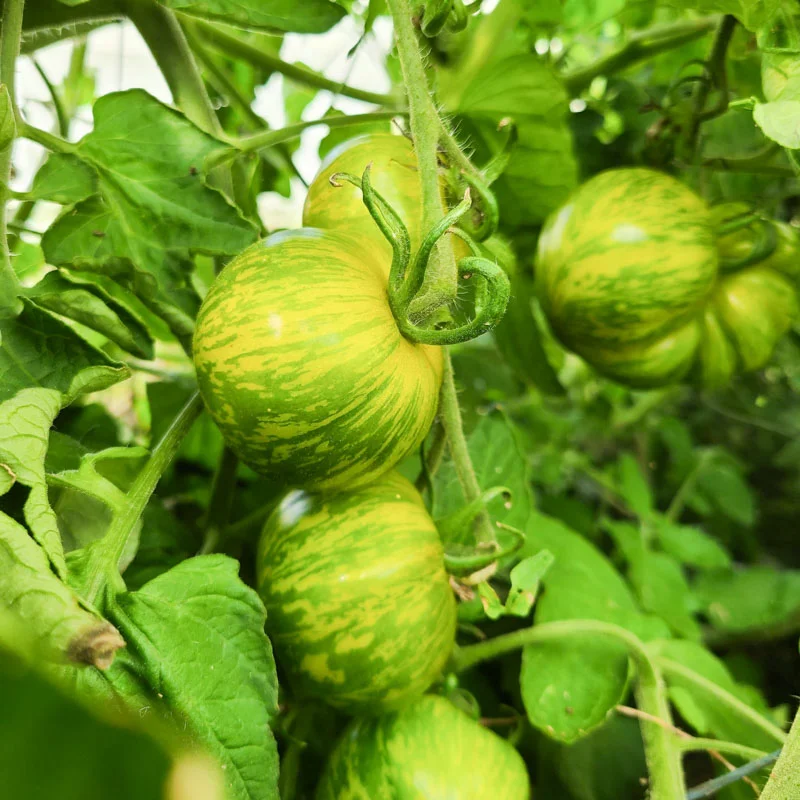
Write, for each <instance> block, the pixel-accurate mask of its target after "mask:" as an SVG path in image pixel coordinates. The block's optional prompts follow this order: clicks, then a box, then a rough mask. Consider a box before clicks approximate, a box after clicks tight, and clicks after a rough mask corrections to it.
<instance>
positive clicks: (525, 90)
mask: <svg viewBox="0 0 800 800" xmlns="http://www.w3.org/2000/svg"><path fill="white" fill-rule="evenodd" d="M452 82H453V83H454V84H455V86H454V87H451V88H450V89H449V92H450V95H451V96H450V98H448V94H447V93H445V94H444V95H443V102H444V103H445V105H446V106H447V107H448V110H449V111H451V112H452V113H454V114H456V115H457V116H458V119H459V120H460V122H461V126H462V129H463V130H464V132H465V133H467V134H469V135H470V137H471V138H474V139H476V144H478V145H479V146H480V147H479V149H480V150H481V151H482V152H483V153H484V154H493V153H496V152H498V151H499V150H500V149H501V148H502V147H503V146H504V144H505V141H506V136H507V134H506V133H504V132H498V130H497V126H498V124H499V123H500V122H501V120H503V119H506V118H510V119H511V120H513V121H514V123H515V124H516V126H517V131H518V134H519V138H518V140H517V143H516V146H515V147H514V149H513V151H512V154H511V159H510V161H509V164H508V167H507V168H506V171H505V172H504V173H503V175H502V176H501V177H500V178H499V179H498V181H497V182H496V183H495V184H494V185H493V186H492V189H493V191H494V192H495V194H496V195H497V200H498V202H499V204H500V218H501V219H502V220H503V225H504V226H507V227H519V226H533V225H536V224H538V223H541V222H542V221H543V220H544V219H545V217H547V215H548V214H549V213H550V212H551V211H553V210H554V209H556V208H558V207H559V206H560V205H561V204H562V203H563V201H564V200H565V199H566V198H567V196H568V195H569V193H570V192H571V191H572V190H573V189H574V188H575V186H576V185H577V182H578V167H577V163H576V161H575V157H574V154H573V146H572V135H571V133H570V130H569V128H568V126H567V115H568V113H569V109H568V98H567V94H566V92H565V90H564V88H563V86H562V85H561V83H560V82H559V80H558V79H557V78H556V77H555V75H554V74H553V73H551V72H550V70H549V69H548V67H547V66H546V65H545V64H544V63H543V62H542V61H541V60H540V59H538V58H537V57H536V56H534V55H528V54H525V55H515V56H511V57H508V58H504V59H502V60H498V61H495V62H490V63H489V64H486V65H484V67H483V68H482V69H481V70H480V71H479V72H478V74H477V75H476V77H475V78H474V79H473V80H472V81H470V82H469V83H468V84H467V85H466V86H463V85H460V84H459V80H458V75H457V74H456V75H454V76H453V79H452ZM462 83H463V79H462Z"/></svg>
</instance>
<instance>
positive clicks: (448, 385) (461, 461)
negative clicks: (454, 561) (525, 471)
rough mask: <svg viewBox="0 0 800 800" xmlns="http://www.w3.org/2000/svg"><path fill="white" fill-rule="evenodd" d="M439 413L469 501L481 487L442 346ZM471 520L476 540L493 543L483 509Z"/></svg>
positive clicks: (494, 540) (451, 374) (492, 535)
mask: <svg viewBox="0 0 800 800" xmlns="http://www.w3.org/2000/svg"><path fill="white" fill-rule="evenodd" d="M439 415H440V417H441V420H442V425H443V426H444V430H445V433H446V435H447V447H448V450H449V451H450V457H451V458H452V459H453V466H454V467H455V470H456V475H457V476H458V480H459V482H460V483H461V491H462V492H463V494H464V499H465V500H466V501H467V503H473V502H475V501H476V500H477V499H478V498H479V497H480V496H481V494H482V490H481V485H480V483H478V476H477V475H476V474H475V467H474V466H473V465H472V459H471V458H470V454H469V447H468V446H467V438H466V436H465V435H464V426H463V423H462V421H461V409H460V408H459V405H458V394H457V392H456V384H455V377H454V374H453V362H452V360H451V359H450V352H449V351H448V350H446V349H445V351H444V379H443V381H442V393H441V398H440V400H439ZM475 519H476V539H477V540H478V542H482V543H487V544H489V543H491V544H494V543H496V542H497V536H496V535H495V531H494V528H493V527H492V521H491V519H490V518H489V514H488V512H487V511H486V509H482V510H481V511H480V513H479V514H478V515H477V516H476V518H475Z"/></svg>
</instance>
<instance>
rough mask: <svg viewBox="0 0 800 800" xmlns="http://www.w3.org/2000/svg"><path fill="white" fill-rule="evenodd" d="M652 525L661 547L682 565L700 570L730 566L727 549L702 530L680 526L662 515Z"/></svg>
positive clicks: (654, 519)
mask: <svg viewBox="0 0 800 800" xmlns="http://www.w3.org/2000/svg"><path fill="white" fill-rule="evenodd" d="M652 524H653V527H654V529H655V531H656V535H657V536H658V541H659V543H660V544H661V547H662V548H663V549H664V551H665V552H667V553H669V554H670V555H671V556H673V557H674V558H677V559H678V561H680V562H681V563H683V564H686V565H688V566H691V567H699V568H700V569H724V568H726V567H728V566H730V563H731V557H730V555H729V554H728V552H727V551H726V550H725V548H724V547H723V546H722V545H721V544H720V543H719V542H718V541H717V540H716V539H714V538H713V537H712V536H709V535H708V534H707V533H706V532H705V531H702V530H700V528H694V527H691V526H689V525H678V524H676V523H674V522H670V521H669V520H668V519H666V518H665V517H663V516H660V515H659V516H656V517H654V518H653V520H652Z"/></svg>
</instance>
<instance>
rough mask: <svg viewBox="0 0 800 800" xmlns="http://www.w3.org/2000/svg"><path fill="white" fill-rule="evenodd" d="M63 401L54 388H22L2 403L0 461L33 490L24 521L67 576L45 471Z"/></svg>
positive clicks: (59, 572) (55, 567) (62, 575)
mask: <svg viewBox="0 0 800 800" xmlns="http://www.w3.org/2000/svg"><path fill="white" fill-rule="evenodd" d="M61 402H62V397H61V395H60V394H59V393H58V392H57V391H55V390H53V389H23V390H22V391H20V392H18V393H17V394H16V395H14V397H12V398H10V399H8V400H6V401H5V402H3V403H2V404H0V464H1V465H2V466H3V469H4V471H5V472H6V473H8V474H10V475H12V476H13V478H14V481H15V482H16V483H19V484H20V485H22V486H26V487H27V488H28V489H29V490H30V491H29V493H28V497H27V499H26V500H25V505H24V507H23V511H24V514H25V522H26V523H27V525H28V527H29V528H30V529H31V533H32V534H33V537H34V539H36V541H37V542H38V543H39V545H41V547H42V549H43V551H44V553H45V554H46V555H47V558H48V559H49V561H50V564H51V565H52V568H53V570H54V571H55V573H56V574H57V575H58V576H59V577H60V578H61V579H62V580H66V576H67V566H66V563H65V561H64V550H63V548H62V546H61V536H60V535H59V532H58V522H57V521H56V515H55V513H54V512H53V509H52V508H51V507H50V503H49V500H48V496H47V483H46V481H45V474H44V459H45V453H46V452H47V442H48V436H49V433H50V427H51V426H52V424H53V420H54V419H55V418H56V415H57V414H58V412H59V411H60V410H61ZM8 488H10V486H9V487H8Z"/></svg>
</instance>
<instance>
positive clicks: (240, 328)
mask: <svg viewBox="0 0 800 800" xmlns="http://www.w3.org/2000/svg"><path fill="white" fill-rule="evenodd" d="M194 362H195V366H196V369H197V380H198V386H199V388H200V392H201V394H202V396H203V400H204V401H205V404H206V407H207V408H208V410H209V412H210V413H211V416H212V417H213V418H214V420H215V422H216V423H217V425H218V426H219V428H220V430H221V431H222V434H223V437H224V438H225V441H226V442H227V444H228V445H229V446H230V447H231V448H232V449H233V450H234V452H235V453H236V454H237V455H238V456H239V458H241V459H242V461H244V462H245V463H246V464H248V465H249V466H250V467H252V468H253V469H254V470H256V471H257V472H260V473H261V474H264V475H269V476H271V477H273V478H275V479H276V480H278V481H282V482H284V483H286V484H288V485H292V486H302V487H304V488H314V489H331V488H338V487H343V486H357V485H360V484H364V483H369V482H370V481H372V480H374V479H375V478H376V477H378V476H379V475H381V474H382V473H384V472H386V471H387V470H389V469H391V468H392V467H393V466H394V465H395V464H396V463H397V462H398V461H400V460H401V459H402V458H404V457H405V456H406V455H408V453H410V452H411V451H412V450H414V449H416V448H417V447H418V446H419V444H420V442H421V441H422V439H423V438H424V437H425V434H426V433H427V431H428V429H429V427H430V425H431V422H432V421H433V417H434V414H435V411H436V405H437V397H438V392H439V385H440V383H441V376H442V355H441V351H440V350H439V349H438V348H436V347H429V346H425V345H417V344H414V343H412V342H410V341H409V340H407V339H405V338H404V337H403V336H402V335H401V334H400V332H399V330H398V328H397V325H396V323H395V320H394V317H393V316H392V312H391V309H390V307H389V302H388V297H387V291H386V275H385V271H384V267H383V265H382V263H381V261H380V258H379V257H378V256H377V255H376V254H375V253H374V252H373V251H370V250H369V249H368V248H364V246H363V245H362V243H361V242H359V241H358V240H357V239H355V238H353V237H351V236H349V235H346V234H345V233H340V232H338V231H332V230H331V231H320V230H315V229H309V228H303V229H300V230H296V231H285V232H282V233H278V234H274V235H273V236H270V237H269V238H267V239H266V240H264V241H263V242H259V243H257V244H255V245H253V246H252V247H250V248H248V249H247V250H245V251H244V252H243V253H242V254H240V255H239V256H237V257H236V258H234V259H233V260H232V261H231V262H230V264H228V266H227V267H225V269H224V270H223V271H222V272H221V273H220V275H219V276H218V277H217V279H216V280H215V282H214V284H213V285H212V287H211V289H210V291H209V293H208V295H207V297H206V298H205V300H204V302H203V305H202V307H201V309H200V313H199V315H198V317H197V326H196V330H195V336H194Z"/></svg>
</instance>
